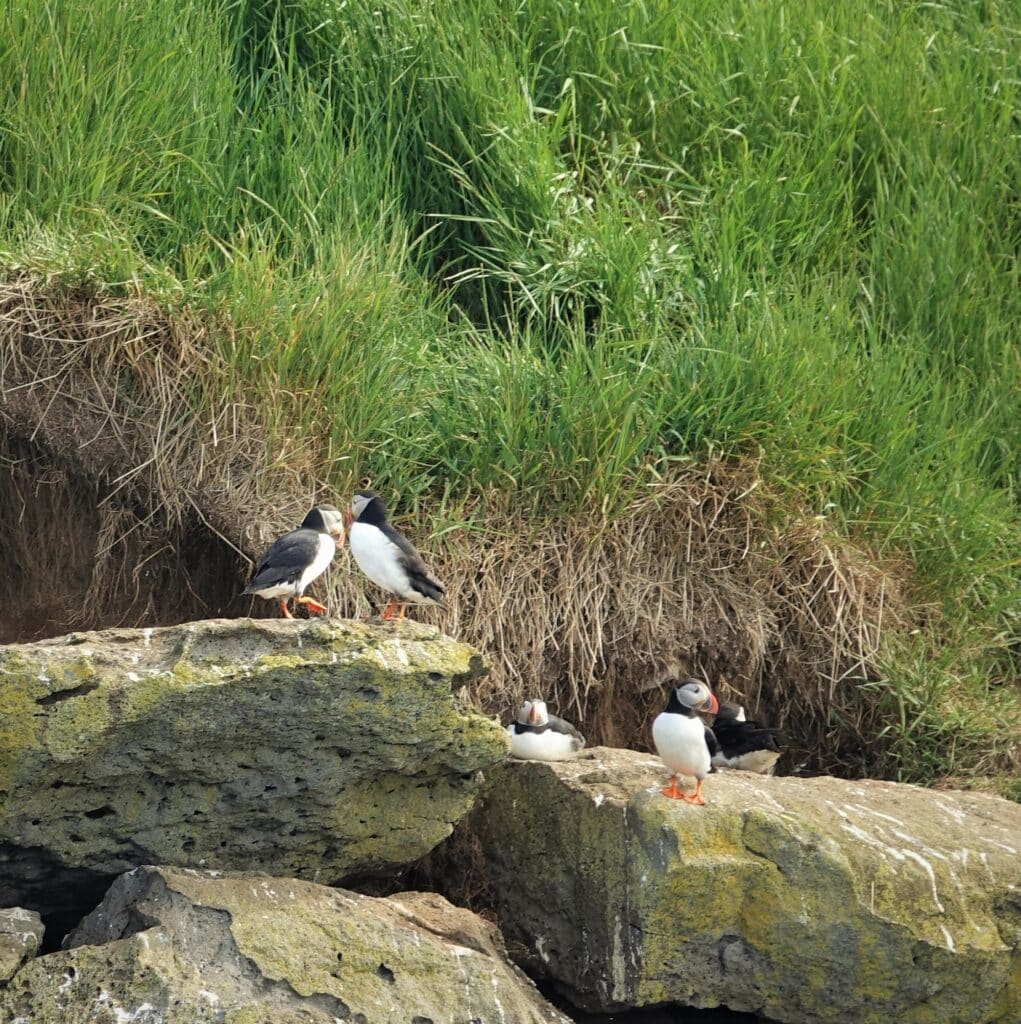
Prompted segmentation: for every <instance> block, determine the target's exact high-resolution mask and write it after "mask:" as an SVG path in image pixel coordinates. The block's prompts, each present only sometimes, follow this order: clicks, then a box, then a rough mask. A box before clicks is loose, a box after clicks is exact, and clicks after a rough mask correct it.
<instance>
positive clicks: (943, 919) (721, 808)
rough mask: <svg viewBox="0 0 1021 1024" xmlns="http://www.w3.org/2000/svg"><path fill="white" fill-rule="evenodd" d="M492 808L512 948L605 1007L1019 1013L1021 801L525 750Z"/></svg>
mask: <svg viewBox="0 0 1021 1024" xmlns="http://www.w3.org/2000/svg"><path fill="white" fill-rule="evenodd" d="M488 775H489V786H488V787H487V793H486V796H485V799H484V803H483V805H482V806H481V807H480V809H479V810H478V811H477V812H476V813H475V814H474V815H473V818H472V825H473V828H474V829H475V831H476V832H477V833H478V834H479V836H480V837H481V839H482V842H483V845H484V848H485V852H486V856H487V859H488V868H489V873H490V879H491V881H492V883H493V885H494V888H495V890H496V892H497V894H498V898H499V901H500V920H501V927H502V928H503V931H504V935H505V937H506V939H507V942H508V947H509V948H510V950H511V952H512V955H514V956H515V958H516V959H518V960H519V962H522V963H524V964H525V965H526V967H527V968H529V969H530V970H532V971H535V972H539V973H540V974H543V975H546V976H548V977H550V978H553V979H555V980H556V981H557V983H558V985H559V986H560V987H562V988H563V989H564V990H565V991H566V992H567V993H568V994H569V995H570V997H571V998H572V1000H573V1001H574V1002H576V1003H577V1004H578V1005H579V1006H583V1007H585V1008H587V1009H591V1010H599V1009H611V1008H614V1009H616V1008H621V1007H641V1006H653V1005H657V1004H662V1003H679V1004H685V1005H691V1006H697V1007H712V1006H718V1005H726V1006H729V1007H731V1008H732V1009H735V1010H745V1011H751V1012H756V1013H761V1014H763V1015H764V1016H766V1017H768V1018H770V1019H775V1020H778V1021H792V1022H823V1021H826V1022H843V1024H873V1022H875V1024H878V1022H883V1024H888V1022H889V1021H891V1020H896V1021H897V1022H898V1024H1017V1022H1018V1021H1021V806H1018V805H1017V804H1013V803H1010V802H1008V801H1005V800H1001V799H998V798H996V797H992V796H986V795H982V794H970V793H959V792H941V791H932V790H925V789H921V788H918V787H915V786H906V785H899V784H896V783H885V782H845V781H841V780H838V779H832V778H817V779H795V778H763V777H761V776H755V775H749V774H746V773H741V772H727V773H720V774H718V775H715V774H714V775H712V776H710V778H709V780H708V781H707V782H706V785H705V791H704V794H705V797H706V800H707V801H708V804H707V806H706V807H695V806H691V805H687V804H683V803H680V802H678V801H673V800H669V799H667V798H665V797H663V796H661V795H660V793H659V788H660V787H661V786H662V785H663V784H664V783H665V781H666V776H667V773H666V771H665V770H664V769H663V767H662V765H661V764H660V762H659V761H658V759H657V758H655V757H654V756H651V755H648V754H639V753H635V752H633V751H622V750H610V749H607V748H596V749H595V750H594V751H592V752H591V754H590V755H589V757H587V758H586V757H583V758H582V759H580V760H578V761H571V762H563V763H556V764H554V763H541V762H516V761H508V762H507V763H506V764H505V765H503V766H501V767H500V768H497V769H494V770H493V771H492V772H490V773H488Z"/></svg>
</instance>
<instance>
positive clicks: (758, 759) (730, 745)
mask: <svg viewBox="0 0 1021 1024" xmlns="http://www.w3.org/2000/svg"><path fill="white" fill-rule="evenodd" d="M778 732H779V730H777V729H770V728H768V727H766V726H762V725H759V723H758V722H754V721H753V722H749V721H746V720H745V716H744V708H743V707H741V705H740V704H731V703H730V702H729V701H726V702H724V703H723V704H721V705H720V710H719V711H718V712H717V713H716V718H715V719H714V721H713V733H714V735H715V736H716V742H717V744H718V745H719V750H717V751H716V753H715V754H713V764H714V765H715V766H716V767H717V768H740V769H741V770H742V771H746V772H759V773H760V774H762V775H772V774H773V767H774V766H775V765H776V762H777V761H778V760H779V758H780V747H779V745H778V744H777V742H776V736H777V733H778Z"/></svg>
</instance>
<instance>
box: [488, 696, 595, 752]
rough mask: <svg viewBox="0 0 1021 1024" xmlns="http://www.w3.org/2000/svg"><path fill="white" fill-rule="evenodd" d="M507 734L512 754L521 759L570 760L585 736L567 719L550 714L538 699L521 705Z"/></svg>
mask: <svg viewBox="0 0 1021 1024" xmlns="http://www.w3.org/2000/svg"><path fill="white" fill-rule="evenodd" d="M507 735H508V736H509V737H510V745H511V754H512V756H514V757H517V758H520V759H521V760H523V761H570V760H571V758H573V757H574V756H575V755H576V754H577V753H578V751H580V750H581V748H582V747H584V746H585V737H584V736H582V734H581V733H580V732H578V730H577V729H575V727H574V726H573V725H571V723H570V722H566V721H564V719H562V718H558V717H557V716H556V715H551V714H550V713H549V712H548V711H547V710H546V702H545V701H541V700H526V701H525V703H524V704H522V705H521V709H520V710H519V711H518V717H517V719H516V720H515V721H513V722H511V724H510V725H508V726H507Z"/></svg>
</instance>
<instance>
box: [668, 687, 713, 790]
mask: <svg viewBox="0 0 1021 1024" xmlns="http://www.w3.org/2000/svg"><path fill="white" fill-rule="evenodd" d="M719 707H720V705H719V702H718V701H717V700H716V698H715V697H714V696H713V694H712V692H711V691H710V689H709V687H708V686H706V684H705V683H703V682H700V681H699V680H698V679H682V680H681V681H680V682H678V683H677V684H676V685H675V686H674V688H673V689H672V691H671V693H670V700H669V702H668V703H667V706H666V710H665V711H663V712H661V713H660V714H658V715H657V716H656V719H655V721H654V722H653V723H652V742H653V743H654V744H655V746H656V753H657V754H659V756H660V757H661V758H662V760H663V763H664V764H665V765H666V766H667V768H669V769H670V771H671V772H672V774H671V776H670V785H669V786H668V787H667V788H666V789H664V790H661V792H662V794H663V795H664V796H668V797H671V798H672V799H674V800H685V801H687V802H688V803H690V804H705V800H703V799H702V783H703V782H704V781H705V777H706V776H707V775H708V774H709V769H710V764H711V758H712V755H713V754H714V753H715V751H716V740H715V738H714V736H713V732H712V730H711V729H709V728H707V726H706V725H705V723H704V722H703V721H702V719H701V718H699V717H698V715H697V714H696V712H698V711H708V712H709V713H710V714H716V712H717V711H718V710H719ZM678 775H690V776H693V777H694V779H695V792H694V793H693V794H688V793H685V792H684V790H682V789H680V788H679V787H678V785H677V776H678Z"/></svg>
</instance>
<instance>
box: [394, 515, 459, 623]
mask: <svg viewBox="0 0 1021 1024" xmlns="http://www.w3.org/2000/svg"><path fill="white" fill-rule="evenodd" d="M380 529H381V530H382V531H383V533H384V535H385V536H386V539H387V540H388V541H390V543H391V544H393V545H394V547H396V548H397V549H398V550H399V551H400V553H401V565H402V566H403V568H404V571H405V572H406V573H407V574H408V581H409V582H410V583H411V586H412V587H413V588H414V589H415V590H417V591H418V592H419V593H420V594H423V595H424V596H425V597H427V598H429V600H430V601H435V602H436V603H437V604H438V605H440V606H441V607H444V605H443V594H444V590H445V588H444V586H443V584H442V583H440V581H439V580H438V579H437V578H436V577H435V576H434V575H433V574H432V573H431V572H430V571H429V567H428V566H427V565H426V564H425V562H423V561H422V556H421V555H420V554H419V553H418V551H417V550H415V545H414V544H412V543H411V541H409V540H408V539H407V538H406V537H404V536H403V535H402V534H400V533H398V532H397V530H395V529H394V528H393V527H392V526H391V525H390V524H389V523H384V524H383V525H382V526H381V527H380Z"/></svg>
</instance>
